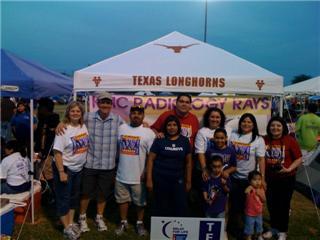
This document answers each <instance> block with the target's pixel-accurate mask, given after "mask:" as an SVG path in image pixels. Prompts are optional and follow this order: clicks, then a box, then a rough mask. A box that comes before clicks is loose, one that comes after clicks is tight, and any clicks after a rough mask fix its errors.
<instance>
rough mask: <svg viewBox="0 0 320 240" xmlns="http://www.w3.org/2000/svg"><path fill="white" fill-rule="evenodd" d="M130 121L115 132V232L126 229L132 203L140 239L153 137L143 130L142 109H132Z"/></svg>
mask: <svg viewBox="0 0 320 240" xmlns="http://www.w3.org/2000/svg"><path fill="white" fill-rule="evenodd" d="M129 118H130V124H127V123H124V124H122V125H121V126H120V127H119V133H118V134H119V135H118V140H119V164H118V169H117V175H116V182H115V193H114V195H115V199H116V202H117V203H118V205H119V210H120V218H121V222H120V224H119V226H118V227H117V229H116V230H115V233H116V235H122V234H123V233H124V231H126V230H127V229H128V220H127V219H128V218H127V217H128V208H129V203H130V202H133V203H134V204H135V205H136V207H137V222H136V231H137V233H138V235H139V236H144V235H146V230H145V228H144V224H143V218H144V207H145V206H146V189H145V164H146V158H147V155H148V153H149V150H150V147H151V145H152V143H153V140H154V138H155V134H154V132H153V131H152V130H151V129H150V128H145V127H143V124H142V123H143V119H144V108H143V107H142V106H140V105H134V106H132V107H131V108H130V115H129Z"/></svg>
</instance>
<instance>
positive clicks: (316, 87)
mask: <svg viewBox="0 0 320 240" xmlns="http://www.w3.org/2000/svg"><path fill="white" fill-rule="evenodd" d="M284 92H285V93H286V94H306V95H320V76H318V77H315V78H311V79H309V80H305V81H303V82H299V83H295V84H292V85H289V86H286V87H285V88H284Z"/></svg>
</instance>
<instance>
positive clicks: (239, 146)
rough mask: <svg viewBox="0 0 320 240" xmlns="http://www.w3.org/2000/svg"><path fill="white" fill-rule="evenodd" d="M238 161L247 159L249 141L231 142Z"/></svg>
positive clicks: (248, 155)
mask: <svg viewBox="0 0 320 240" xmlns="http://www.w3.org/2000/svg"><path fill="white" fill-rule="evenodd" d="M232 144H233V146H234V150H235V152H236V156H237V160H238V161H249V157H250V143H242V142H236V141H233V142H232Z"/></svg>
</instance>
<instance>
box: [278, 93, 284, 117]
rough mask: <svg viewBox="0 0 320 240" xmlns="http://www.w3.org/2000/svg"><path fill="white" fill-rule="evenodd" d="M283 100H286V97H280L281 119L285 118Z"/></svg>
mask: <svg viewBox="0 0 320 240" xmlns="http://www.w3.org/2000/svg"><path fill="white" fill-rule="evenodd" d="M283 98H284V96H281V97H280V103H279V104H280V106H279V115H280V117H283Z"/></svg>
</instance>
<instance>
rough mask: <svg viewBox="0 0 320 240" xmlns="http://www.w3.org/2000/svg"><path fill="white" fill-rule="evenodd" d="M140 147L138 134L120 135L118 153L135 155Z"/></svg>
mask: <svg viewBox="0 0 320 240" xmlns="http://www.w3.org/2000/svg"><path fill="white" fill-rule="evenodd" d="M139 149H140V136H129V135H121V136H120V153H121V154H125V155H131V156H137V155H139Z"/></svg>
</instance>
